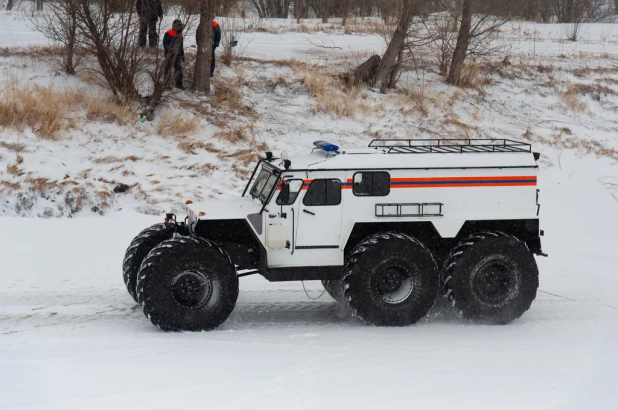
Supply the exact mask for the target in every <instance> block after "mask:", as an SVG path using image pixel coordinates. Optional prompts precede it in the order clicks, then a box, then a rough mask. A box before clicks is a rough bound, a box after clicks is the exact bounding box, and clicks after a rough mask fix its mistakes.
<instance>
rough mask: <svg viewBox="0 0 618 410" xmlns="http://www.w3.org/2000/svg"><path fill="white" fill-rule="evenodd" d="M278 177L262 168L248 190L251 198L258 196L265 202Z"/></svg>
mask: <svg viewBox="0 0 618 410" xmlns="http://www.w3.org/2000/svg"><path fill="white" fill-rule="evenodd" d="M278 179H279V177H277V176H276V175H274V174H272V173H271V172H270V171H268V170H266V169H262V170H261V171H260V173H259V175H258V176H257V178H256V179H255V183H254V184H253V186H252V187H251V191H250V192H249V193H250V194H251V196H252V197H253V198H259V200H260V202H262V204H264V203H266V201H267V200H268V197H269V195H270V193H271V191H272V190H273V188H274V186H275V184H276V183H277V181H278Z"/></svg>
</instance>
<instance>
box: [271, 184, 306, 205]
mask: <svg viewBox="0 0 618 410" xmlns="http://www.w3.org/2000/svg"><path fill="white" fill-rule="evenodd" d="M283 184H290V198H289V200H288V201H287V202H286V203H283V202H281V192H279V195H277V205H292V204H293V203H294V202H296V198H297V197H298V193H299V192H300V190H301V189H302V187H303V180H302V179H290V180H287V181H282V182H281V185H280V186H279V187H278V188H277V190H278V191H280V190H281V187H282V186H283Z"/></svg>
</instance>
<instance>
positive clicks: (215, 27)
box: [195, 20, 221, 77]
mask: <svg viewBox="0 0 618 410" xmlns="http://www.w3.org/2000/svg"><path fill="white" fill-rule="evenodd" d="M212 34H213V41H212V60H211V62H210V76H211V77H212V76H213V75H214V74H215V49H216V48H217V47H219V44H220V43H221V26H219V23H217V22H216V21H214V20H213V21H212ZM200 37H201V33H200V28H199V26H198V28H197V30H196V31H195V42H196V44H199V42H200Z"/></svg>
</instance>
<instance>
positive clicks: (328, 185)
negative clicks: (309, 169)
mask: <svg viewBox="0 0 618 410" xmlns="http://www.w3.org/2000/svg"><path fill="white" fill-rule="evenodd" d="M340 203H341V181H339V180H338V179H314V180H313V182H312V183H311V186H310V187H309V190H307V193H306V194H305V197H304V198H303V204H305V205H307V206H325V205H339V204H340Z"/></svg>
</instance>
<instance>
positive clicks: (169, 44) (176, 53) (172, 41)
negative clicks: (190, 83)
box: [163, 20, 185, 90]
mask: <svg viewBox="0 0 618 410" xmlns="http://www.w3.org/2000/svg"><path fill="white" fill-rule="evenodd" d="M183 28H184V26H183V24H182V21H180V20H174V22H173V23H172V28H171V30H167V31H166V32H165V35H164V36H163V50H164V51H165V53H164V56H165V78H166V84H167V85H171V83H172V64H173V65H174V83H175V86H176V88H180V89H181V90H182V89H184V86H183V84H182V79H183V75H182V63H183V61H184V60H185V50H184V44H183V40H184V38H183V34H182V30H183Z"/></svg>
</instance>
